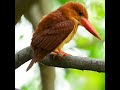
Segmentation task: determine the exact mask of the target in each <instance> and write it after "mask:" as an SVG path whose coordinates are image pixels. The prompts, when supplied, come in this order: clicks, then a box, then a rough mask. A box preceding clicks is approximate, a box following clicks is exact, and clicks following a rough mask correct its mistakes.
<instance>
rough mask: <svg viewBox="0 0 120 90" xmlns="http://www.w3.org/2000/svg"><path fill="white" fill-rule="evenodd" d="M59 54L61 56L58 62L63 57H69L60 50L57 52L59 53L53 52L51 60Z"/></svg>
mask: <svg viewBox="0 0 120 90" xmlns="http://www.w3.org/2000/svg"><path fill="white" fill-rule="evenodd" d="M59 54H60V55H61V56H60V58H59V60H61V59H62V58H63V57H64V56H71V55H70V54H68V53H65V52H63V51H62V50H59V51H54V56H53V58H55V57H56V56H57V55H59Z"/></svg>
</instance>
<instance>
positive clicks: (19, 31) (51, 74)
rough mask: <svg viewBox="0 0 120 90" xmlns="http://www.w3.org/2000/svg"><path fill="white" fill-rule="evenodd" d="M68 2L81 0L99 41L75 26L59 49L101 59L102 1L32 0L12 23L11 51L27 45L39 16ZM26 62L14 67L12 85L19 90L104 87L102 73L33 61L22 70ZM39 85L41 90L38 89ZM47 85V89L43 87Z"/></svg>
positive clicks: (88, 89) (103, 19)
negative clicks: (99, 38)
mask: <svg viewBox="0 0 120 90" xmlns="http://www.w3.org/2000/svg"><path fill="white" fill-rule="evenodd" d="M68 1H74V2H80V3H82V4H83V5H84V6H85V7H86V9H87V11H88V15H89V21H90V22H91V23H92V25H93V26H94V28H95V29H96V31H97V32H98V33H99V34H100V36H101V38H102V40H98V39H97V38H95V37H94V36H92V35H91V34H90V33H89V32H88V31H87V30H85V28H84V27H81V26H79V27H78V31H77V33H76V34H75V36H74V38H73V39H72V40H71V41H70V42H69V43H68V44H66V45H65V46H64V48H63V51H65V52H67V53H69V54H71V55H74V56H84V57H91V58H99V59H105V0H36V2H35V3H34V4H33V5H31V7H30V8H29V9H28V10H27V11H26V12H25V14H24V15H22V16H21V19H20V20H19V21H18V22H17V23H16V25H15V53H16V52H18V51H19V50H21V49H23V48H25V47H27V46H29V45H30V42H31V38H32V34H33V32H34V29H35V27H36V26H37V24H38V22H39V21H40V19H41V18H42V16H44V15H47V14H48V13H50V12H52V11H54V10H56V9H57V8H59V7H60V6H61V5H63V4H64V3H66V2H68ZM29 63H30V61H28V62H26V63H25V64H23V65H22V66H20V67H19V68H17V69H16V70H15V88H19V89H21V90H105V73H99V72H94V71H87V70H77V69H64V68H57V67H55V68H54V67H48V66H44V65H39V64H34V66H33V67H32V68H31V69H30V70H29V71H28V72H26V68H27V66H28V64H29ZM42 87H43V89H42ZM45 88H49V89H45Z"/></svg>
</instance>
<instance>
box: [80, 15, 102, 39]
mask: <svg viewBox="0 0 120 90" xmlns="http://www.w3.org/2000/svg"><path fill="white" fill-rule="evenodd" d="M81 24H82V25H83V26H84V27H85V28H86V29H87V30H88V31H89V32H90V33H91V34H93V35H94V36H95V37H97V38H98V39H100V40H101V38H100V36H99V34H98V33H97V32H96V30H95V29H94V28H93V26H92V25H91V23H90V22H89V21H88V20H87V19H86V18H84V17H81Z"/></svg>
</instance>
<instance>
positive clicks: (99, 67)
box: [15, 46, 105, 72]
mask: <svg viewBox="0 0 120 90" xmlns="http://www.w3.org/2000/svg"><path fill="white" fill-rule="evenodd" d="M32 55H33V52H32V49H31V48H30V46H29V47H26V48H24V49H22V50H20V51H19V52H17V53H16V54H15V69H17V68H18V67H19V66H21V65H22V64H24V63H25V62H27V61H29V60H30V59H31V58H32ZM59 58H60V55H58V56H56V57H55V58H53V54H48V55H46V56H45V58H44V59H42V60H41V61H40V63H41V64H44V65H48V66H54V67H61V68H73V69H79V70H91V71H97V72H105V62H104V60H100V59H95V58H88V57H79V56H65V57H63V58H62V59H61V60H59Z"/></svg>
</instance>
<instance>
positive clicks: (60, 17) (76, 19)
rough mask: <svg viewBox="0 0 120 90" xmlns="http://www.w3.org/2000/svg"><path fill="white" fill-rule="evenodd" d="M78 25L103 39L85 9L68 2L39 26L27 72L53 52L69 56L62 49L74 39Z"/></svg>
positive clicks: (32, 45) (32, 43) (80, 5)
mask: <svg viewBox="0 0 120 90" xmlns="http://www.w3.org/2000/svg"><path fill="white" fill-rule="evenodd" d="M78 25H81V26H83V27H85V28H86V30H88V31H89V32H90V33H91V34H93V35H94V36H95V37H97V38H98V39H101V38H100V36H99V35H98V33H97V32H96V31H95V29H94V28H93V26H92V25H91V24H90V22H89V21H88V13H87V11H86V9H85V7H84V6H83V5H82V4H80V3H76V2H68V3H66V4H64V5H63V6H61V7H60V8H58V9H57V10H55V11H53V12H51V13H50V14H48V15H47V16H45V17H44V18H43V19H42V20H41V21H40V23H39V24H38V26H37V28H36V31H35V33H34V34H33V37H32V42H31V48H32V49H33V51H34V55H33V58H32V61H31V62H30V64H29V66H28V68H27V71H28V70H29V69H30V68H31V67H32V66H33V64H34V63H36V62H37V61H39V60H41V59H43V58H44V57H45V56H46V55H47V54H49V53H51V52H55V53H56V54H61V55H63V56H65V55H68V54H67V53H65V52H63V51H62V50H61V48H62V47H63V46H64V45H65V43H67V42H69V41H70V40H71V39H72V37H73V36H74V34H75V33H76V31H77V28H78Z"/></svg>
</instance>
